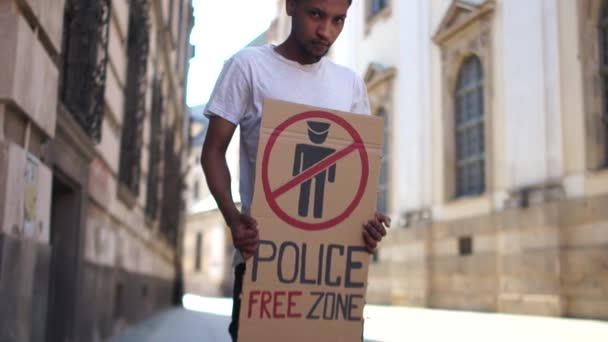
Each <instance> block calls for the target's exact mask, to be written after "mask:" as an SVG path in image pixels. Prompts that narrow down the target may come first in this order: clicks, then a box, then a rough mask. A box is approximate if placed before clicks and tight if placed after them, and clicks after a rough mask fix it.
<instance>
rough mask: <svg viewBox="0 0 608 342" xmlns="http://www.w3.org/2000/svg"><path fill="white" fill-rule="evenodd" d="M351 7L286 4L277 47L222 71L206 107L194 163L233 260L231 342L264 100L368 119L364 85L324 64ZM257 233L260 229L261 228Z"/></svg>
mask: <svg viewBox="0 0 608 342" xmlns="http://www.w3.org/2000/svg"><path fill="white" fill-rule="evenodd" d="M351 2H352V0H287V1H286V10H287V14H288V15H289V16H290V17H291V20H292V29H291V33H290V35H289V37H288V38H287V40H286V41H285V42H283V43H282V44H281V45H279V46H276V47H275V46H271V45H266V46H262V47H254V48H246V49H244V50H242V51H240V52H238V53H237V54H236V55H234V56H233V57H232V58H230V59H229V60H228V61H227V62H226V63H225V65H224V68H223V70H222V72H221V74H220V76H219V79H218V81H217V83H216V85H215V88H214V90H213V93H212V94H211V97H210V100H209V102H208V104H207V107H206V108H205V115H207V116H209V118H210V120H209V127H208V129H207V137H206V139H205V143H204V144H203V150H202V158H201V163H202V166H203V170H204V172H205V176H206V178H207V182H208V184H209V189H210V190H211V193H212V194H213V197H214V198H215V200H216V202H217V204H218V207H219V209H220V211H221V213H222V215H223V217H224V219H225V220H226V224H227V225H228V227H230V230H231V232H232V242H233V244H234V246H235V248H236V249H237V251H238V253H236V255H235V258H234V259H235V260H234V264H235V265H236V267H235V282H234V295H233V299H234V304H233V310H232V323H231V324H230V328H229V331H230V335H231V336H232V339H233V341H236V338H237V332H238V318H239V311H240V293H241V287H242V280H243V273H244V271H245V264H244V261H245V260H246V259H248V258H250V257H251V256H252V255H254V254H255V252H256V249H257V247H258V241H259V235H258V226H257V222H256V220H255V219H254V218H253V217H251V216H250V212H249V208H250V206H251V200H252V195H253V183H254V172H255V161H256V153H257V147H258V140H259V130H260V122H261V115H262V102H263V98H264V97H270V98H275V99H279V100H283V101H290V102H295V103H302V104H307V105H312V106H317V107H324V108H331V109H335V110H339V111H345V112H354V113H360V114H367V115H369V114H370V109H369V102H368V98H367V90H366V87H365V84H364V82H363V81H362V80H361V78H360V77H358V76H357V75H356V74H355V73H354V72H353V71H351V70H349V69H347V68H344V67H341V66H338V65H336V64H334V63H333V62H331V61H329V60H328V59H326V58H323V57H324V56H325V55H326V54H327V52H328V51H329V48H330V47H331V45H332V44H333V43H334V41H335V40H336V39H337V38H338V36H339V35H340V32H341V31H342V28H343V27H344V21H345V19H346V13H347V11H348V8H349V7H350V5H351ZM239 125H240V130H241V145H240V172H241V179H240V193H241V204H242V210H241V211H239V210H238V208H237V207H236V205H235V204H234V202H233V199H232V196H231V189H230V173H229V171H228V166H227V163H226V149H227V148H228V145H229V143H230V140H231V139H232V135H233V134H234V132H235V129H236V127H237V126H239ZM385 226H386V227H388V226H390V219H389V218H388V217H387V216H386V215H384V214H382V213H376V215H375V217H373V218H372V219H371V220H369V221H368V222H367V223H365V224H364V225H363V229H362V234H363V239H364V241H365V244H366V246H367V249H368V251H369V252H370V253H372V252H373V251H374V250H375V249H376V246H377V243H378V242H379V241H380V240H381V239H382V237H383V236H385V235H386V229H385ZM260 228H261V229H263V227H260Z"/></svg>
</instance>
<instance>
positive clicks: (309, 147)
mask: <svg viewBox="0 0 608 342" xmlns="http://www.w3.org/2000/svg"><path fill="white" fill-rule="evenodd" d="M306 124H307V125H308V138H309V139H310V141H311V142H312V143H313V144H297V145H296V151H295V158H294V162H293V176H294V177H295V176H297V175H299V174H300V173H302V172H304V171H306V170H307V169H309V168H310V167H312V166H313V165H315V164H316V163H318V162H320V161H321V160H323V159H325V158H327V157H328V156H330V155H331V154H332V153H334V152H336V150H335V149H333V148H329V147H323V146H320V145H322V144H323V143H324V142H325V140H326V139H327V135H328V134H329V127H330V126H331V124H329V123H326V122H319V121H307V122H306ZM335 179H336V164H333V165H331V166H329V167H328V168H326V169H324V170H322V171H320V172H319V173H317V174H316V175H314V176H313V177H312V178H311V179H308V180H306V181H304V182H303V183H302V184H300V196H299V200H298V215H300V216H301V217H308V212H309V210H308V209H309V204H310V190H311V187H312V186H313V184H312V182H313V180H314V193H313V195H314V196H313V216H314V217H315V218H321V217H323V198H324V196H325V182H326V181H329V182H330V183H333V182H334V181H335Z"/></svg>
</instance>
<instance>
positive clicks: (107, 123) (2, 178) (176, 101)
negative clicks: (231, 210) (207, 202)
mask: <svg viewBox="0 0 608 342" xmlns="http://www.w3.org/2000/svg"><path fill="white" fill-rule="evenodd" d="M192 25H193V13H192V7H191V3H190V1H189V0H99V1H85V0H53V1H48V0H0V303H1V304H0V340H2V341H5V340H6V341H100V340H106V339H108V338H109V337H110V336H112V335H113V334H115V333H116V332H118V331H119V330H121V329H123V328H124V327H125V326H126V325H129V324H132V323H134V322H136V321H139V320H141V319H143V318H146V317H148V316H149V315H150V314H152V313H154V312H156V311H158V310H160V309H162V308H165V307H167V306H170V305H172V303H174V302H175V300H176V295H177V294H178V293H179V290H180V282H179V281H178V280H179V278H180V276H179V275H180V272H181V270H180V263H179V260H180V258H179V254H180V248H179V246H180V245H179V244H178V241H179V239H180V227H181V224H182V223H181V221H182V216H183V213H182V204H181V203H182V191H181V189H182V187H183V184H182V175H183V174H184V173H185V167H186V163H185V157H186V148H187V115H185V113H186V109H185V96H184V94H185V89H184V88H185V85H186V74H187V69H188V60H189V58H190V57H191V54H192V53H193V50H192V48H191V46H190V45H189V42H188V40H189V39H188V37H189V32H190V29H191V27H192Z"/></svg>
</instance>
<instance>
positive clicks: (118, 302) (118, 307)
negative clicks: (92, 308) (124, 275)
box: [114, 283, 124, 319]
mask: <svg viewBox="0 0 608 342" xmlns="http://www.w3.org/2000/svg"><path fill="white" fill-rule="evenodd" d="M123 290H124V286H123V285H122V283H117V284H116V285H115V286H114V318H115V319H116V318H121V317H122V315H123V314H124V312H123V306H122V301H123Z"/></svg>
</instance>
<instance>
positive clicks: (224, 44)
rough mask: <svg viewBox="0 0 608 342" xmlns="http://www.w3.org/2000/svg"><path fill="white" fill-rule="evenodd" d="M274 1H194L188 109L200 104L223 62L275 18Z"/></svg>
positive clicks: (209, 92) (208, 91)
mask: <svg viewBox="0 0 608 342" xmlns="http://www.w3.org/2000/svg"><path fill="white" fill-rule="evenodd" d="M276 4H277V2H276V0H194V1H193V5H194V16H195V18H196V20H195V22H196V24H195V26H194V28H193V30H192V35H191V36H190V42H191V44H192V45H194V46H196V56H195V57H194V58H193V59H192V60H191V61H190V72H189V75H188V90H187V99H186V101H187V103H188V106H196V105H199V104H204V103H206V102H207V100H208V99H209V95H210V94H211V91H212V90H213V85H214V84H215V81H216V79H217V77H218V75H219V73H220V71H221V69H222V65H223V64H224V61H225V60H227V59H228V58H230V56H232V55H233V54H234V53H235V52H237V51H238V50H240V49H241V48H243V47H244V46H245V45H247V44H248V43H249V42H251V41H252V40H253V39H254V38H256V37H257V36H259V35H260V34H261V33H262V32H264V31H266V29H268V27H269V26H270V23H271V21H272V20H273V19H274V18H275V16H276V11H277V8H276Z"/></svg>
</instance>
